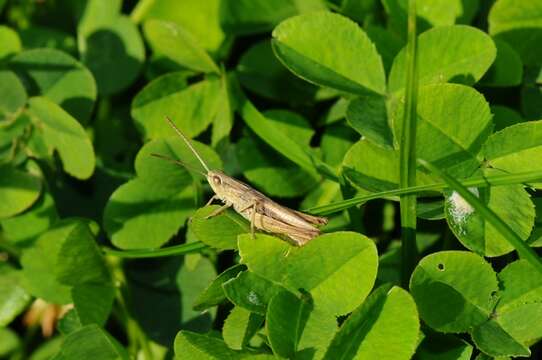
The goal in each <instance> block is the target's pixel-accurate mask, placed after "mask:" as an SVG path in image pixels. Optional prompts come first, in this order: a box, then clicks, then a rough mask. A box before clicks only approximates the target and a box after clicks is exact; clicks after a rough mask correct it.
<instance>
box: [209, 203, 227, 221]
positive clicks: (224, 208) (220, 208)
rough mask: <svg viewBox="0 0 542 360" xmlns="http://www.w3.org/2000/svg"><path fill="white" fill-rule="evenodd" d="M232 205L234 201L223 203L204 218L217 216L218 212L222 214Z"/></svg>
mask: <svg viewBox="0 0 542 360" xmlns="http://www.w3.org/2000/svg"><path fill="white" fill-rule="evenodd" d="M231 206H232V203H225V204H224V205H222V206H221V207H219V208H218V209H216V210H214V211H213V212H212V213H210V214H209V215H207V216H206V217H204V219H205V220H207V219H209V218H212V217H213V216H217V215H218V214H220V213H221V212H223V211H224V210H226V209H227V208H230V207H231Z"/></svg>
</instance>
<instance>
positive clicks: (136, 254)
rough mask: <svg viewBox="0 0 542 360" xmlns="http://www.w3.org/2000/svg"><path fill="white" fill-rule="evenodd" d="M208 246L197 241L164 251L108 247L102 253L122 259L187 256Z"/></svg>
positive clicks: (164, 249)
mask: <svg viewBox="0 0 542 360" xmlns="http://www.w3.org/2000/svg"><path fill="white" fill-rule="evenodd" d="M207 247H208V246H207V245H205V244H204V243H202V242H200V241H197V242H191V243H187V244H181V245H176V246H170V247H166V248H162V249H141V250H125V251H122V250H115V249H112V248H110V247H107V246H103V247H102V251H103V252H104V253H105V254H107V255H112V256H116V257H121V258H131V259H137V258H154V257H165V256H177V255H185V254H190V253H193V252H199V251H200V250H202V249H206V248H207Z"/></svg>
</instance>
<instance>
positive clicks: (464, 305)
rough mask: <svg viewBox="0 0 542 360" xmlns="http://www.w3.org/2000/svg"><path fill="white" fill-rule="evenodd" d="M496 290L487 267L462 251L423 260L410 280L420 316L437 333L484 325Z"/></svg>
mask: <svg viewBox="0 0 542 360" xmlns="http://www.w3.org/2000/svg"><path fill="white" fill-rule="evenodd" d="M497 290H498V285H497V278H496V274H495V273H494V272H493V269H492V268H491V265H489V264H488V263H487V262H485V261H484V259H483V258H482V257H480V256H478V255H476V254H473V253H470V252H466V251H441V252H437V253H434V254H431V255H428V256H426V257H424V258H423V259H422V260H421V261H420V262H419V264H418V266H416V269H415V270H414V272H413V273H412V277H411V278H410V292H411V293H412V296H413V297H414V300H415V301H416V305H417V307H418V311H419V312H420V317H421V318H422V319H423V320H424V321H425V323H426V324H427V325H429V326H430V327H431V328H433V329H435V330H437V331H439V332H445V333H448V332H453V333H460V332H465V331H468V330H469V329H470V328H473V327H475V326H478V325H480V324H482V323H483V322H485V321H486V320H487V319H488V318H489V316H490V314H491V311H492V310H493V306H494V304H495V298H494V295H495V294H496V292H497Z"/></svg>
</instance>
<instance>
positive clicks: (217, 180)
mask: <svg viewBox="0 0 542 360" xmlns="http://www.w3.org/2000/svg"><path fill="white" fill-rule="evenodd" d="M213 182H214V183H215V184H216V185H220V184H222V179H221V178H220V176H213Z"/></svg>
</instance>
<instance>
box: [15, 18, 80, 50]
mask: <svg viewBox="0 0 542 360" xmlns="http://www.w3.org/2000/svg"><path fill="white" fill-rule="evenodd" d="M19 36H20V37H21V42H22V44H23V48H24V49H25V50H29V49H37V48H53V49H57V50H61V51H64V52H67V53H68V54H70V55H75V54H77V45H76V41H75V37H74V36H73V35H72V34H70V33H67V32H64V31H61V30H58V29H55V28H51V27H45V26H39V25H36V24H32V25H30V27H28V28H25V29H20V30H19Z"/></svg>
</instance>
